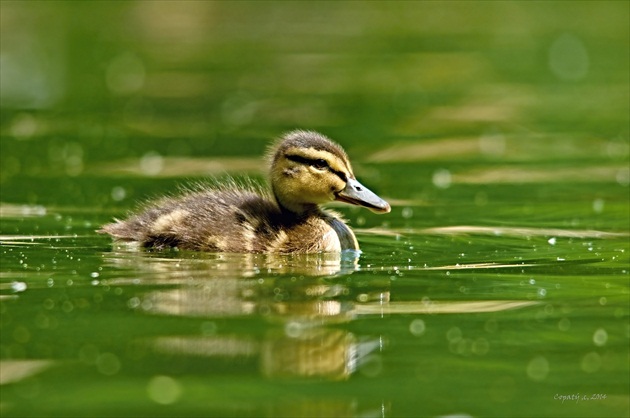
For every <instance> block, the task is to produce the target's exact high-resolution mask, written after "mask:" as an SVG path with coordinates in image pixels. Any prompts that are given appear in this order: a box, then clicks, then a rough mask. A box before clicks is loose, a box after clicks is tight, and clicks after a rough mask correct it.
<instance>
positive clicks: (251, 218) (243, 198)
mask: <svg viewBox="0 0 630 418" xmlns="http://www.w3.org/2000/svg"><path fill="white" fill-rule="evenodd" d="M268 159H269V163H270V175H269V180H270V184H271V190H270V191H261V190H256V188H254V187H251V186H249V187H248V186H237V185H235V184H228V185H224V186H220V187H216V188H204V189H202V190H197V191H190V192H187V193H185V194H184V195H182V196H180V197H176V198H173V197H166V198H163V199H162V200H158V201H157V202H156V203H154V204H150V205H149V206H147V207H146V209H145V210H144V211H142V212H140V213H138V214H135V215H132V216H131V217H130V218H128V219H127V220H115V222H114V223H110V224H107V225H104V226H103V227H102V229H100V230H99V231H98V232H100V233H107V234H109V235H111V236H112V237H113V238H114V239H115V240H118V241H127V242H136V243H139V244H141V245H142V246H143V247H145V248H153V249H164V248H168V247H177V248H179V249H186V250H198V251H209V252H235V253H315V252H339V251H343V250H348V249H350V250H358V249H359V244H358V242H357V239H356V237H355V236H354V233H353V232H352V230H351V229H350V228H349V227H348V226H347V225H346V224H345V223H344V221H343V220H342V218H341V217H340V216H339V215H338V214H337V213H335V212H333V211H330V210H324V209H322V208H320V205H321V204H324V203H327V202H331V201H339V202H345V203H349V204H353V205H358V206H363V207H366V208H368V209H370V210H372V211H373V212H376V213H387V212H389V211H390V206H389V204H388V203H387V202H386V201H384V200H383V199H381V198H380V197H378V196H377V195H376V194H374V193H373V192H372V191H370V190H369V189H368V188H366V187H365V186H363V185H362V184H361V183H359V181H358V180H357V179H356V178H355V176H354V173H353V172H352V167H351V166H350V161H349V160H348V156H347V155H346V153H345V151H344V150H343V148H341V146H339V145H338V144H336V143H334V142H333V141H331V140H330V139H329V138H327V137H325V136H324V135H322V134H319V133H317V132H312V131H302V130H296V131H292V132H289V133H287V134H285V135H283V136H282V137H281V138H280V139H279V140H278V141H276V143H275V144H274V145H273V146H272V147H271V148H270V149H269V151H268Z"/></svg>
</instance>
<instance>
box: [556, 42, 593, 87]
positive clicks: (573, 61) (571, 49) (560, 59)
mask: <svg viewBox="0 0 630 418" xmlns="http://www.w3.org/2000/svg"><path fill="white" fill-rule="evenodd" d="M549 68H550V69H551V71H552V72H553V73H554V74H555V75H556V76H557V77H558V78H559V79H561V80H567V81H577V80H581V79H582V78H584V77H585V76H586V75H587V74H588V70H589V56H588V51H587V50H586V47H585V46H584V43H582V41H581V40H580V39H579V38H577V37H576V36H574V35H571V34H563V35H560V36H559V37H558V38H557V39H555V40H554V41H553V43H552V44H551V47H550V48H549Z"/></svg>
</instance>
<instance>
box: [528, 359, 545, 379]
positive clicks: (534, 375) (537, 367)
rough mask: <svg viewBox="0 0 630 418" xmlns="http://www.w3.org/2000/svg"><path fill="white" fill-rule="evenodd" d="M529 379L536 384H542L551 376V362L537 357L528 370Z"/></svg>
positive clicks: (531, 361) (532, 360) (529, 364)
mask: <svg viewBox="0 0 630 418" xmlns="http://www.w3.org/2000/svg"><path fill="white" fill-rule="evenodd" d="M526 373H527V377H529V378H530V379H531V380H534V381H536V382H541V381H543V380H545V379H546V378H547V375H548V374H549V361H547V359H546V358H545V357H543V356H537V357H534V358H533V359H531V360H530V362H529V363H528V364H527V369H526Z"/></svg>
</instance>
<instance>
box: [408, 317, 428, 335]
mask: <svg viewBox="0 0 630 418" xmlns="http://www.w3.org/2000/svg"><path fill="white" fill-rule="evenodd" d="M425 331H426V325H425V324H424V321H423V320H422V319H414V320H413V321H411V323H410V324H409V332H411V334H412V335H414V336H416V337H419V336H421V335H422V334H424V332H425Z"/></svg>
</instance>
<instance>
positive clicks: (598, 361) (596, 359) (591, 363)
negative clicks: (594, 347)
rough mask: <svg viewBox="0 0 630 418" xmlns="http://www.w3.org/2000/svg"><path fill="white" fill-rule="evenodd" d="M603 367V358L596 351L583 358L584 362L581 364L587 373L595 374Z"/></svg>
mask: <svg viewBox="0 0 630 418" xmlns="http://www.w3.org/2000/svg"><path fill="white" fill-rule="evenodd" d="M601 365H602V358H601V357H600V355H599V354H597V353H596V352H594V351H591V352H590V353H587V354H586V355H585V356H584V357H582V361H581V363H580V367H581V368H582V370H584V371H585V372H586V373H595V372H596V371H598V370H599V368H600V367H601Z"/></svg>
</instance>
